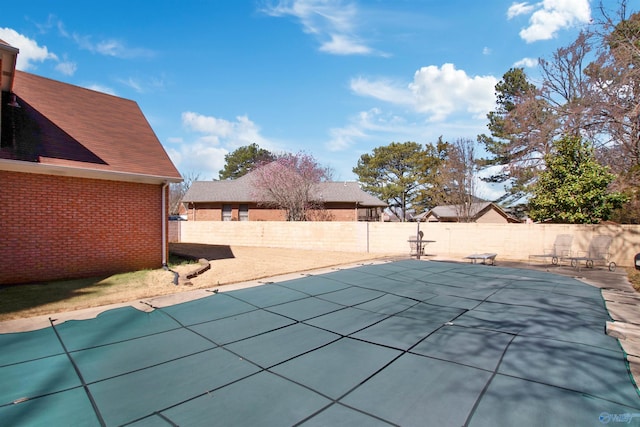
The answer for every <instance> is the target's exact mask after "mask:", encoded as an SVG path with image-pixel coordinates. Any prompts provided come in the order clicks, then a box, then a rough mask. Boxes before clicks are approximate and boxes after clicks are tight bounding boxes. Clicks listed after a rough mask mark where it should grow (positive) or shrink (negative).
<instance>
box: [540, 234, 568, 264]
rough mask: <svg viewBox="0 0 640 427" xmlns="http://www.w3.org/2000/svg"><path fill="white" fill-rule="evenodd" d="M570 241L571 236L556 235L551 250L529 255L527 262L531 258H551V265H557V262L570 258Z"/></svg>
mask: <svg viewBox="0 0 640 427" xmlns="http://www.w3.org/2000/svg"><path fill="white" fill-rule="evenodd" d="M572 241H573V235H571V234H558V235H557V236H556V241H555V242H554V244H553V248H551V249H546V250H545V251H544V253H543V254H538V255H529V260H531V259H532V258H551V264H553V265H557V264H558V262H559V261H561V260H563V259H567V258H569V257H570V256H571V242H572Z"/></svg>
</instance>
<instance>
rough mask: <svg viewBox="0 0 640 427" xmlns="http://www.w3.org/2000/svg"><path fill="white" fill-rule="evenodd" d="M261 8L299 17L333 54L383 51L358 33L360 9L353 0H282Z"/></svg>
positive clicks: (270, 11) (306, 31)
mask: <svg viewBox="0 0 640 427" xmlns="http://www.w3.org/2000/svg"><path fill="white" fill-rule="evenodd" d="M262 11H263V12H264V13H266V14H267V15H270V16H274V17H282V16H293V17H295V18H297V19H298V20H299V21H300V23H301V25H302V28H303V31H304V32H305V33H307V34H312V35H314V36H315V37H316V38H317V39H318V41H319V43H320V50H321V51H323V52H327V53H331V54H334V55H370V54H381V53H380V52H376V51H375V50H374V49H372V48H371V47H369V46H367V44H366V43H364V42H363V41H361V40H359V38H358V36H357V35H356V27H357V25H356V24H357V22H358V11H357V8H356V6H355V4H354V3H350V2H345V1H342V0H280V1H279V2H277V4H276V5H274V6H270V7H266V8H264V9H263V10H262Z"/></svg>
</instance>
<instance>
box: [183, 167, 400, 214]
mask: <svg viewBox="0 0 640 427" xmlns="http://www.w3.org/2000/svg"><path fill="white" fill-rule="evenodd" d="M251 180H252V178H251V173H248V174H247V175H244V176H242V177H240V178H238V179H234V180H226V181H194V182H193V183H192V184H191V187H189V190H188V191H187V193H186V194H185V195H184V197H183V199H182V201H183V202H195V203H198V202H200V203H202V202H218V203H220V202H235V203H249V202H257V199H256V195H255V191H254V190H253V186H252V183H251ZM316 192H317V194H318V198H319V200H322V201H323V202H325V203H337V202H345V203H356V202H357V203H358V205H360V206H366V207H384V206H387V204H386V203H384V202H382V201H380V200H379V199H378V198H377V197H374V196H372V195H371V194H369V193H367V192H365V191H363V190H362V189H361V188H360V186H359V185H358V183H357V182H353V181H351V182H349V181H346V182H322V183H319V184H318V185H317V186H316Z"/></svg>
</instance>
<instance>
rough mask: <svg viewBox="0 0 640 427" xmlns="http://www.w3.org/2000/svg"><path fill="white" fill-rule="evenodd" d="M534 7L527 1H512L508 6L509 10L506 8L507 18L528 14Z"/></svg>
mask: <svg viewBox="0 0 640 427" xmlns="http://www.w3.org/2000/svg"><path fill="white" fill-rule="evenodd" d="M534 9H535V6H533V5H530V4H529V3H527V2H523V3H513V4H512V5H511V6H509V10H507V18H508V19H512V18H514V17H516V16H519V15H528V14H529V13H531V12H533V10H534Z"/></svg>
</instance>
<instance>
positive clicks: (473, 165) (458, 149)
mask: <svg viewBox="0 0 640 427" xmlns="http://www.w3.org/2000/svg"><path fill="white" fill-rule="evenodd" d="M447 154H448V155H447V159H446V161H445V167H444V169H443V174H444V176H443V178H444V182H445V183H446V184H445V185H446V186H447V188H448V191H447V197H448V204H450V205H453V206H455V210H456V216H457V217H458V220H459V221H460V222H470V221H472V218H473V216H474V213H475V212H474V211H473V206H474V205H473V203H474V202H475V201H476V200H477V197H476V193H477V185H476V172H477V158H476V151H475V142H474V141H473V140H471V139H465V138H459V139H457V140H456V141H455V142H454V143H453V144H450V145H449V149H448V150H447Z"/></svg>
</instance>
